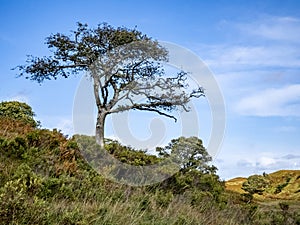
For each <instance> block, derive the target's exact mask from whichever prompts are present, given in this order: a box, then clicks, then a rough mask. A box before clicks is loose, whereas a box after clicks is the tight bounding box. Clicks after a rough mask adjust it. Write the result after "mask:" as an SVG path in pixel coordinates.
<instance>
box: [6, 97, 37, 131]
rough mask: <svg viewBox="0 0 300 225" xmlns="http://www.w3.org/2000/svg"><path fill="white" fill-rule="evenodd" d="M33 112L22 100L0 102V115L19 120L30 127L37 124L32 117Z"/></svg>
mask: <svg viewBox="0 0 300 225" xmlns="http://www.w3.org/2000/svg"><path fill="white" fill-rule="evenodd" d="M34 116H35V113H34V112H33V110H32V108H31V107H30V106H29V105H27V104H26V103H24V102H18V101H4V102H0V117H7V118H11V119H15V120H19V121H21V122H24V123H26V124H29V125H31V126H32V127H37V126H38V125H39V122H38V121H35V119H34Z"/></svg>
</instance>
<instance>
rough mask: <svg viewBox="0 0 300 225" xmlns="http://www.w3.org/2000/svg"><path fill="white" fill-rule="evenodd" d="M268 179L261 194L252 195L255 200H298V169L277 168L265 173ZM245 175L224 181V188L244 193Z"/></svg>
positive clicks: (299, 172) (299, 189)
mask: <svg viewBox="0 0 300 225" xmlns="http://www.w3.org/2000/svg"><path fill="white" fill-rule="evenodd" d="M265 177H266V178H267V179H268V180H269V186H268V187H267V188H266V190H265V191H264V192H263V193H262V195H257V194H256V195H254V198H255V199H257V200H267V199H270V200H271V199H274V200H300V170H279V171H276V172H274V173H270V174H265ZM246 180H247V178H245V177H237V178H233V179H230V180H228V181H226V182H225V186H226V189H227V190H229V191H233V192H237V193H240V194H242V193H245V191H244V190H242V185H243V183H244V182H245V181H246Z"/></svg>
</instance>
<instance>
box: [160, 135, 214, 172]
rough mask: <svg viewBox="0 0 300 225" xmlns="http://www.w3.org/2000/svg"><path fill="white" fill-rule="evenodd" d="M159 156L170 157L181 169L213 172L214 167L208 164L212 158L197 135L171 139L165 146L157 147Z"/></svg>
mask: <svg viewBox="0 0 300 225" xmlns="http://www.w3.org/2000/svg"><path fill="white" fill-rule="evenodd" d="M156 151H158V152H159V155H160V156H163V157H171V158H172V160H173V161H174V162H176V163H177V164H178V165H180V168H181V169H180V170H181V171H189V170H193V169H195V170H198V171H200V172H202V173H215V172H216V169H217V168H216V167H214V166H211V165H209V162H211V160H212V158H211V156H210V155H209V154H208V152H207V151H206V149H205V147H204V146H203V143H202V140H200V139H199V138H197V137H189V138H186V137H180V138H177V139H173V140H171V142H170V143H169V144H168V145H167V146H166V147H165V148H161V147H158V148H157V149H156Z"/></svg>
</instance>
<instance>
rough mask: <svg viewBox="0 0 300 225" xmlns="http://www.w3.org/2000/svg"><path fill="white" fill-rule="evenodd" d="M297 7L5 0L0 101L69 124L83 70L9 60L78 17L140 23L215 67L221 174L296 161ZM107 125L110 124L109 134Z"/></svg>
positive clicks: (299, 123) (39, 50) (299, 162)
mask: <svg viewBox="0 0 300 225" xmlns="http://www.w3.org/2000/svg"><path fill="white" fill-rule="evenodd" d="M299 7H300V3H299V1H284V2H283V1H275V0H272V1H196V0H194V1H189V0H185V1H176V0H174V1H150V2H149V1H133V0H131V1H129V0H123V1H78V0H77V1H76V0H72V1H30V0H29V1H8V0H1V1H0V24H1V26H0V27H1V30H0V55H1V61H0V83H1V88H0V100H1V101H4V100H12V99H14V100H20V101H25V102H27V103H29V104H30V105H31V106H32V107H33V109H34V111H35V112H36V114H37V119H39V120H40V121H41V122H42V125H43V126H44V127H47V128H53V127H58V128H60V129H62V130H63V131H64V132H65V133H71V132H72V108H73V100H74V96H75V93H76V90H77V87H78V84H79V81H80V79H81V76H76V77H72V78H70V79H59V80H58V81H49V82H45V83H44V84H42V85H38V84H37V83H34V82H30V81H28V80H25V79H23V78H16V77H15V75H16V72H15V71H12V70H11V68H13V67H15V66H17V65H20V64H23V63H24V62H25V60H26V55H27V54H32V55H36V56H43V55H47V54H49V51H48V49H47V47H46V46H45V45H44V42H45V37H47V36H49V35H50V34H51V33H56V32H62V33H68V32H69V31H70V30H73V29H75V27H76V22H78V21H80V22H86V23H88V24H89V25H90V26H95V25H97V24H98V23H101V22H108V23H109V24H111V25H113V26H125V27H128V28H133V27H135V26H136V27H137V28H138V29H139V30H141V31H142V32H143V33H145V34H147V35H148V36H151V37H153V38H155V39H158V40H162V41H168V42H172V43H175V44H178V45H180V46H183V47H185V48H187V49H190V50H191V51H193V52H194V53H196V54H197V55H198V56H199V57H200V58H201V59H202V60H203V61H204V62H205V63H206V64H207V65H208V66H209V68H210V70H211V71H212V72H213V73H214V75H215V78H216V80H217V81H218V84H219V86H220V88H221V90H222V93H223V96H224V99H225V104H226V132H225V137H224V141H223V145H222V147H221V148H220V150H219V154H218V155H217V158H216V159H215V161H214V163H215V164H216V165H217V167H218V168H219V175H220V176H221V177H222V178H223V179H228V178H231V177H235V176H248V175H250V174H253V173H262V172H264V171H265V172H272V171H275V170H278V169H300V138H299V137H300V136H299V133H300V11H299ZM202 101H203V102H202V103H200V104H199V108H198V109H197V111H198V112H199V121H200V127H201V132H200V137H201V138H203V140H204V143H207V142H208V139H209V132H210V129H211V127H210V126H211V123H210V122H209V120H210V119H211V118H210V113H209V108H208V105H207V103H205V100H202ZM139 116H141V115H138V114H132V115H131V117H133V118H134V119H138V118H139ZM146 119H147V118H146ZM166 123H169V122H166ZM108 126H109V124H108ZM111 130H112V129H111V128H110V127H107V132H108V135H112V134H111V133H110V132H111ZM146 137H147V135H146Z"/></svg>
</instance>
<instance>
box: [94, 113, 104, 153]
mask: <svg viewBox="0 0 300 225" xmlns="http://www.w3.org/2000/svg"><path fill="white" fill-rule="evenodd" d="M105 118H106V114H105V113H98V116H97V123H96V142H97V144H98V145H100V147H101V149H104V147H105V145H104V124H105Z"/></svg>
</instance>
